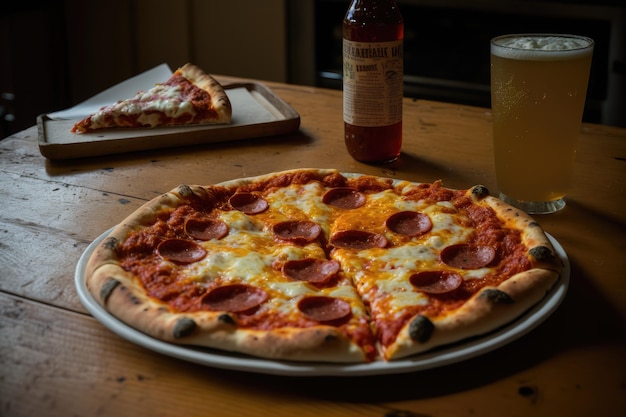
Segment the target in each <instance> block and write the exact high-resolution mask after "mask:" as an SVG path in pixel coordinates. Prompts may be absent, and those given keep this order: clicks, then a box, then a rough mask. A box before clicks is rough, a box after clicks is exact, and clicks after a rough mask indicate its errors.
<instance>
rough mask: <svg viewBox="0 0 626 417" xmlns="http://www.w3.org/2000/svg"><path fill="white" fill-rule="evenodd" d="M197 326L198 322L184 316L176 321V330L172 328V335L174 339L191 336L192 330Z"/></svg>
mask: <svg viewBox="0 0 626 417" xmlns="http://www.w3.org/2000/svg"><path fill="white" fill-rule="evenodd" d="M195 328H196V322H195V321H193V320H192V319H190V318H188V317H183V318H181V319H178V321H176V324H175V325H174V330H172V336H174V339H180V338H182V337H185V336H189V335H190V334H191V332H193V331H194V329H195Z"/></svg>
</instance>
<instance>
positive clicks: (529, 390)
mask: <svg viewBox="0 0 626 417" xmlns="http://www.w3.org/2000/svg"><path fill="white" fill-rule="evenodd" d="M517 392H518V393H519V395H521V396H522V397H530V396H531V395H534V394H535V389H534V388H533V387H529V386H528V385H524V386H521V387H519V389H518V390H517Z"/></svg>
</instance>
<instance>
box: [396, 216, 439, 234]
mask: <svg viewBox="0 0 626 417" xmlns="http://www.w3.org/2000/svg"><path fill="white" fill-rule="evenodd" d="M386 225H387V228H389V230H391V231H392V232H394V233H398V234H400V235H406V236H410V237H415V236H419V235H423V234H424V233H426V232H429V231H430V229H432V227H433V223H432V222H431V221H430V217H428V216H427V215H425V214H424V213H418V212H416V211H401V212H399V213H396V214H393V215H391V216H389V218H388V219H387V222H386Z"/></svg>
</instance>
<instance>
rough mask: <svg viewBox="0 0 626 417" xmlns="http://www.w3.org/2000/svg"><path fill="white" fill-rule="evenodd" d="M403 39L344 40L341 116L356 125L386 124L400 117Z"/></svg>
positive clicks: (395, 121) (374, 125) (396, 120)
mask: <svg viewBox="0 0 626 417" xmlns="http://www.w3.org/2000/svg"><path fill="white" fill-rule="evenodd" d="M403 66H404V60H403V43H402V39H401V40H397V41H389V42H353V41H349V40H347V39H344V40H343V120H344V121H345V122H346V123H349V124H351V125H355V126H364V127H376V126H388V125H392V124H394V123H397V122H399V121H401V120H402V97H403V78H402V77H403V73H404V67H403Z"/></svg>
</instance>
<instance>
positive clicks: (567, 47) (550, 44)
mask: <svg viewBox="0 0 626 417" xmlns="http://www.w3.org/2000/svg"><path fill="white" fill-rule="evenodd" d="M592 51H593V40H591V39H589V38H585V37H573V36H567V35H562V36H560V35H512V36H502V37H499V38H495V39H494V40H493V41H492V43H491V53H492V54H494V55H497V56H500V57H503V58H509V59H531V60H546V61H547V60H557V59H558V60H560V59H575V58H580V57H582V56H585V55H588V54H591V53H592Z"/></svg>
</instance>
